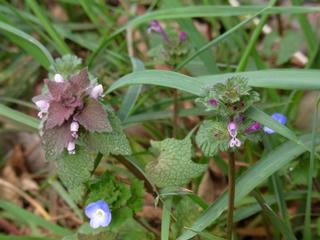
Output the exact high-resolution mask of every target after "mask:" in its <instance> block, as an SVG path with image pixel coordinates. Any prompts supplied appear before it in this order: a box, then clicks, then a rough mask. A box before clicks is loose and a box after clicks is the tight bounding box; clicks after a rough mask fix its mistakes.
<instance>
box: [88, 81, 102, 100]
mask: <svg viewBox="0 0 320 240" xmlns="http://www.w3.org/2000/svg"><path fill="white" fill-rule="evenodd" d="M102 93H103V87H102V85H101V84H99V85H97V86H95V87H94V88H93V89H92V90H91V92H90V97H92V98H94V99H98V97H102V96H103V94H102Z"/></svg>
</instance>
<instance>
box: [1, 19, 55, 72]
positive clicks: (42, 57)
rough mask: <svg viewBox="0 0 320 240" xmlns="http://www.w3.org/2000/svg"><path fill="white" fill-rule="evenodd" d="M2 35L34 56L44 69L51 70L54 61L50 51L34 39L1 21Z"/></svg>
mask: <svg viewBox="0 0 320 240" xmlns="http://www.w3.org/2000/svg"><path fill="white" fill-rule="evenodd" d="M0 29H1V30H2V31H0V33H3V34H6V35H7V36H8V37H9V38H10V39H11V40H12V41H13V42H14V43H16V44H18V45H19V46H20V47H22V48H23V49H24V50H25V51H26V52H28V53H29V54H30V55H32V56H33V57H34V58H35V59H36V60H37V61H38V62H39V63H41V64H42V66H43V67H45V68H46V69H49V66H50V65H53V64H54V60H53V58H52V56H51V54H50V53H49V51H48V50H47V49H46V48H45V47H44V46H43V45H42V44H41V43H40V42H39V41H38V40H36V39H35V38H34V37H32V36H30V35H29V34H26V33H25V32H22V31H21V30H19V29H17V28H15V27H13V26H11V25H8V24H6V23H4V22H1V21H0Z"/></svg>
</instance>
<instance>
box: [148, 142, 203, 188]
mask: <svg viewBox="0 0 320 240" xmlns="http://www.w3.org/2000/svg"><path fill="white" fill-rule="evenodd" d="M151 146H152V147H154V148H155V149H156V150H158V151H159V152H160V155H159V156H158V158H157V159H156V160H154V161H152V162H150V163H148V165H147V166H146V175H147V177H148V179H150V180H151V182H153V183H154V184H155V185H157V186H158V187H167V186H179V185H182V184H185V183H188V182H189V181H191V179H192V178H195V177H198V176H199V175H200V174H201V173H202V172H203V171H205V170H206V168H207V165H206V164H197V163H194V162H193V161H192V160H191V157H192V144H191V139H190V138H186V139H183V140H177V139H174V138H167V139H165V140H163V141H151Z"/></svg>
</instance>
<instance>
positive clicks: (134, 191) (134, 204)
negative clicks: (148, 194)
mask: <svg viewBox="0 0 320 240" xmlns="http://www.w3.org/2000/svg"><path fill="white" fill-rule="evenodd" d="M130 191H131V197H130V199H129V200H128V201H127V206H128V207H129V208H131V209H132V210H133V211H134V212H140V211H141V208H142V205H143V194H144V182H143V181H140V180H138V179H133V180H132V181H131V185H130Z"/></svg>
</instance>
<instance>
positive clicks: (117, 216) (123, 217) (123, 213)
mask: <svg viewBox="0 0 320 240" xmlns="http://www.w3.org/2000/svg"><path fill="white" fill-rule="evenodd" d="M132 216H133V211H132V210H131V209H130V208H128V207H122V208H118V209H116V210H115V211H112V221H111V223H110V225H109V228H110V229H111V230H112V231H117V230H118V229H119V228H120V227H121V226H122V225H123V224H124V223H125V222H126V221H127V220H129V219H131V218H132Z"/></svg>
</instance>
